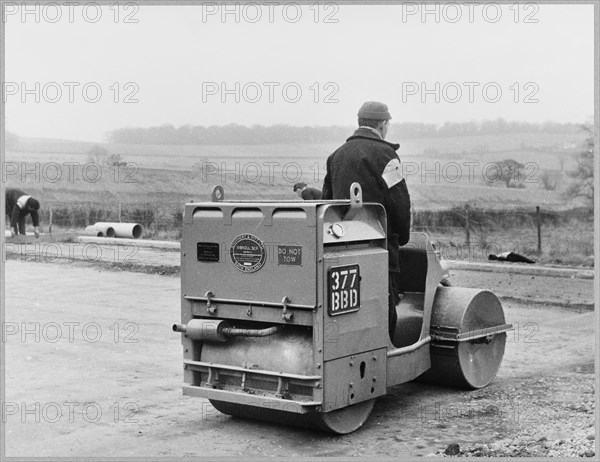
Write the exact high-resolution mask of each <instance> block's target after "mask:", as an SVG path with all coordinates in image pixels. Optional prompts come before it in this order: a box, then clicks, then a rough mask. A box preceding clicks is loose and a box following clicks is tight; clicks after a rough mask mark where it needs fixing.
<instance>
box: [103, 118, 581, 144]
mask: <svg viewBox="0 0 600 462" xmlns="http://www.w3.org/2000/svg"><path fill="white" fill-rule="evenodd" d="M354 128H355V127H352V126H338V125H334V126H302V127H299V126H292V125H282V124H279V125H270V126H264V125H252V126H251V127H248V126H245V125H238V124H228V125H220V126H216V125H213V126H209V127H205V126H202V125H194V126H193V125H182V126H180V127H175V126H174V125H172V124H164V125H160V126H157V127H146V128H143V127H124V128H119V129H117V130H113V131H112V132H109V133H108V140H109V141H110V142H111V143H119V144H180V145H186V144H187V145H226V144H232V145H233V144H279V143H323V142H339V141H340V140H343V139H345V138H347V137H348V136H349V135H350V134H351V133H352V132H353V130H354ZM580 130H581V128H580V125H579V124H573V123H564V124H561V123H554V122H546V123H542V124H540V123H528V122H510V121H505V120H504V119H496V120H484V121H482V122H446V123H445V124H443V125H441V126H438V125H435V124H426V123H408V122H406V123H397V124H394V123H392V124H391V125H390V129H389V135H388V138H389V139H405V140H406V139H411V138H436V137H447V136H476V135H501V134H509V133H578V132H580Z"/></svg>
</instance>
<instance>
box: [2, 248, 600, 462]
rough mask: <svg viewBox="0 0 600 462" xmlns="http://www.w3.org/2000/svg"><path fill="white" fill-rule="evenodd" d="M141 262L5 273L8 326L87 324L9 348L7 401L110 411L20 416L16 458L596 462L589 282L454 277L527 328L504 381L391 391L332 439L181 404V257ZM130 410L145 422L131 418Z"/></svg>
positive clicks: (509, 349) (26, 264)
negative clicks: (529, 461)
mask: <svg viewBox="0 0 600 462" xmlns="http://www.w3.org/2000/svg"><path fill="white" fill-rule="evenodd" d="M149 252H150V251H149ZM135 257H136V258H137V259H138V261H136V262H135V264H131V265H130V264H126V263H128V262H125V263H124V262H116V263H115V262H114V261H112V262H111V261H110V259H108V261H104V260H103V261H101V262H98V261H87V262H82V261H80V260H79V261H73V260H69V259H60V260H59V261H57V263H54V264H49V263H38V261H39V260H36V259H35V258H34V257H27V258H21V257H17V258H14V257H13V259H12V260H9V261H8V262H7V263H6V275H5V279H6V286H5V287H6V294H5V297H6V318H5V321H6V322H12V323H15V324H16V325H18V326H22V323H31V322H38V323H41V325H42V326H50V327H51V324H52V323H58V324H60V325H65V323H66V322H78V323H79V324H78V329H79V330H76V335H75V340H74V341H73V342H71V341H69V339H68V338H66V331H64V332H63V337H62V338H61V339H60V341H59V342H53V341H46V342H44V341H42V342H35V341H33V340H32V336H29V337H27V338H26V339H25V340H26V341H23V337H22V336H19V335H15V336H11V337H10V338H9V339H8V340H7V342H6V373H7V375H6V379H7V381H6V390H5V393H6V401H8V402H11V403H14V404H16V405H17V406H19V407H20V408H21V410H22V409H23V408H24V407H25V406H29V407H27V409H31V407H32V406H33V405H34V404H35V403H39V404H41V405H42V406H43V405H44V403H46V404H48V403H59V404H60V403H64V402H69V401H76V402H78V403H85V402H94V403H96V404H97V405H98V406H100V407H101V408H102V409H103V410H104V413H103V414H102V417H101V420H100V421H99V422H90V421H88V420H82V418H81V416H80V415H79V414H76V415H75V419H74V420H73V421H70V420H69V419H67V418H66V417H68V414H66V410H64V411H65V413H63V415H62V418H61V419H59V420H58V421H56V422H52V421H44V419H42V421H41V422H36V421H35V420H34V419H33V418H32V416H31V415H25V416H23V415H22V414H21V415H20V414H15V415H14V416H8V418H7V423H6V426H5V428H6V446H5V450H6V451H7V452H6V454H7V455H9V456H23V457H33V456H49V457H65V456H72V457H79V458H81V457H91V456H105V457H106V456H108V457H128V456H129V457H131V456H136V457H149V456H158V457H184V456H190V457H217V456H227V457H240V456H246V457H247V456H258V457H272V456H275V457H325V456H338V457H345V458H348V457H352V456H356V457H367V458H376V457H388V458H389V457H393V458H395V459H398V458H401V459H402V458H404V459H406V458H409V459H413V458H414V457H417V456H429V457H450V456H452V455H453V456H458V457H461V456H463V457H474V456H490V457H492V456H493V457H501V456H524V457H593V458H596V459H597V456H596V454H597V448H596V447H595V444H596V438H595V433H596V428H595V419H594V416H595V396H594V390H595V369H594V336H595V325H596V324H597V321H598V319H597V318H598V317H597V313H595V312H594V311H592V310H593V305H592V303H593V281H591V280H585V279H565V278H556V277H550V278H544V277H534V278H531V277H530V278H522V277H521V278H518V277H514V276H511V275H507V274H503V275H499V274H498V275H497V274H494V273H479V272H476V271H455V272H454V274H453V277H452V282H453V284H454V285H457V286H463V287H482V288H489V289H491V290H493V291H496V289H497V291H498V292H499V294H500V295H501V296H502V297H503V306H504V309H505V313H506V318H507V320H508V321H510V322H514V323H517V325H518V326H519V330H516V331H513V333H509V335H508V337H507V345H506V352H505V356H504V361H503V364H502V367H501V368H500V371H499V373H498V376H497V377H496V379H495V380H494V381H493V382H492V383H491V384H490V386H488V387H486V388H484V389H481V390H475V391H464V390H455V389H448V388H442V387H435V386H430V385H424V384H420V383H417V382H409V383H407V384H403V385H398V386H395V387H392V388H390V389H388V394H387V395H386V396H383V397H381V398H379V399H378V401H377V403H376V405H375V409H374V411H373V413H372V415H371V417H370V418H369V420H368V421H367V423H366V424H365V426H364V427H363V428H362V429H361V430H359V431H357V432H355V433H354V434H351V435H345V436H341V437H334V436H330V435H324V434H321V433H318V432H312V431H308V430H300V429H296V428H293V427H285V426H281V425H272V424H267V423H257V422H253V421H246V420H243V419H236V418H231V417H229V416H225V415H223V414H220V413H218V412H217V411H215V410H214V409H213V408H212V406H211V405H210V404H209V403H208V401H206V400H202V399H197V398H189V397H185V396H182V395H181V388H180V387H181V385H182V383H183V378H182V366H181V356H182V355H181V344H180V341H179V338H178V336H176V335H174V334H173V333H172V332H171V331H170V326H171V324H172V323H173V322H176V321H177V320H178V319H179V304H180V298H179V297H180V286H179V279H178V278H177V277H163V276H160V274H163V273H166V274H170V275H172V276H176V275H177V273H178V268H177V266H176V264H177V262H176V258H177V257H178V254H177V253H166V254H165V255H161V254H160V253H156V252H154V253H148V254H146V252H145V251H144V252H140V253H137V254H136V255H135ZM146 257H147V258H146ZM22 260H26V261H22ZM148 262H150V263H148ZM128 270H133V271H136V273H134V272H130V271H128ZM139 272H142V273H155V274H140V273H139ZM31 279H33V280H35V281H36V291H31V288H30V285H29V283H28V281H29V280H31ZM86 323H96V324H97V325H99V326H100V327H101V328H102V334H103V335H102V337H101V339H100V341H99V342H91V341H89V339H85V338H83V337H82V332H81V327H82V326H84V325H85V324H86ZM115 323H117V324H115ZM131 323H134V324H135V325H136V326H137V327H138V329H139V330H137V331H135V332H134V331H132V330H131V329H130V328H131ZM115 326H117V327H119V328H120V330H119V331H117V330H115ZM48 332H50V334H51V333H53V332H54V331H52V330H49V331H48ZM117 332H119V333H120V334H121V336H120V337H118V338H116V337H115V335H116V334H117ZM91 333H92V334H93V331H92V332H91ZM132 334H133V335H132ZM127 335H130V336H131V338H130V339H135V340H136V342H134V343H129V342H127V341H125V340H126V338H127V337H126V336H127ZM49 384H51V386H49ZM130 403H134V404H135V406H136V407H135V412H133V411H131V408H127V409H124V406H127V405H128V404H130ZM115 405H117V409H119V410H120V411H121V414H119V415H118V417H119V419H118V421H117V420H116V417H115Z"/></svg>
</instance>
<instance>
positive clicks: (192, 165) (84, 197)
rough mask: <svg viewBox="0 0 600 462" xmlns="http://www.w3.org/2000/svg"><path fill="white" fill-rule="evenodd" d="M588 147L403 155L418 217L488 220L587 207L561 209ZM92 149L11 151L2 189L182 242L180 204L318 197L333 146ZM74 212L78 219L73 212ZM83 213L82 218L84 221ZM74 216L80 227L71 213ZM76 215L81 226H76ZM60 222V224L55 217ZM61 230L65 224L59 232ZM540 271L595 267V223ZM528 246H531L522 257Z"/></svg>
mask: <svg viewBox="0 0 600 462" xmlns="http://www.w3.org/2000/svg"><path fill="white" fill-rule="evenodd" d="M584 138H585V136H584V134H583V133H582V134H581V136H576V135H563V134H557V135H553V134H541V133H534V134H521V135H511V136H490V135H486V136H475V137H452V138H432V139H427V140H425V139H413V140H406V141H404V142H402V146H401V148H400V150H399V154H400V157H401V159H402V162H403V167H404V169H405V172H404V174H405V177H406V179H407V184H408V187H409V191H410V193H411V200H412V202H413V209H414V210H415V211H417V212H418V211H442V210H448V209H451V208H453V207H458V208H461V207H464V205H465V204H469V205H470V206H471V207H477V208H479V209H484V210H493V209H496V210H505V211H507V213H510V211H511V210H513V209H517V208H518V209H525V210H529V211H533V210H534V209H535V206H540V207H541V208H542V209H543V210H545V211H548V212H557V211H561V210H568V209H572V208H575V207H578V206H581V205H582V203H581V202H578V201H574V200H566V199H565V197H564V191H565V189H566V188H567V186H568V184H569V182H570V181H571V180H570V178H569V177H568V175H567V171H568V170H569V169H571V168H573V166H574V165H575V158H574V155H575V154H576V153H577V152H578V149H579V148H578V146H580V145H581V143H582V142H583V139H584ZM93 145H94V143H83V142H73V141H64V140H44V139H30V138H23V139H20V140H19V143H18V145H16V146H15V147H13V148H12V149H9V150H7V152H6V159H5V160H6V163H5V169H4V172H3V176H4V177H5V178H6V184H7V186H14V187H19V188H21V189H24V190H25V191H27V192H28V193H30V194H32V195H34V196H35V197H38V198H39V199H41V202H42V205H43V206H46V207H47V206H49V205H50V204H51V205H52V207H53V208H54V210H56V211H60V212H61V214H62V215H60V217H61V218H60V219H59V220H57V221H55V223H57V224H58V225H59V226H62V227H64V228H67V229H68V228H73V227H77V226H81V223H82V222H85V221H86V220H88V221H89V220H92V222H94V220H95V218H99V219H98V220H97V221H103V220H104V219H111V220H115V219H116V216H117V209H118V207H119V202H121V203H122V206H123V209H124V210H125V209H126V210H127V214H128V215H127V217H128V218H129V219H132V220H140V221H142V220H146V221H147V222H148V223H149V224H150V226H147V230H148V234H147V236H150V237H156V238H173V239H177V238H179V237H180V231H179V230H178V229H177V225H176V222H177V217H178V213H180V211H181V209H182V205H183V204H184V203H185V202H189V201H191V200H193V201H203V200H209V199H210V194H211V191H212V188H213V187H214V186H215V185H222V186H223V187H224V188H225V194H226V199H269V200H286V199H287V200H294V199H296V196H295V194H294V193H293V191H292V186H293V184H294V183H296V182H298V181H304V182H306V183H308V184H310V185H314V186H316V187H321V185H322V181H323V178H324V175H325V161H326V159H327V156H328V155H329V154H330V153H331V152H333V151H334V150H335V149H336V148H337V147H338V145H337V144H336V145H334V144H307V145H244V146H235V145H232V146H180V145H177V146H170V145H113V144H106V145H103V147H105V148H106V149H107V150H108V151H109V153H110V154H119V155H121V157H122V160H123V161H124V162H126V164H124V165H121V166H119V167H107V166H103V167H101V169H99V168H98V165H97V164H93V163H90V160H89V159H88V154H87V153H88V151H89V150H90V148H91V147H92V146H93ZM503 159H515V160H518V161H520V162H522V163H524V164H525V165H526V168H525V170H524V174H525V176H524V178H522V180H524V181H523V184H522V186H523V187H522V188H506V186H505V185H504V184H503V183H502V182H495V183H493V184H492V185H489V184H487V183H486V182H485V181H484V176H485V175H486V174H487V176H488V178H489V177H490V176H492V177H493V175H494V172H495V170H494V163H495V162H497V161H500V160H503ZM545 172H549V173H550V174H551V175H552V176H553V178H555V180H556V184H557V187H556V189H555V190H552V191H549V190H546V189H544V188H543V187H542V183H541V176H542V174H544V173H545ZM77 208H79V209H78V210H75V209H77ZM86 210H87V211H86ZM77 214H79V218H77V217H76V215H77ZM81 214H84V215H85V216H84V217H83V218H81ZM58 217H59V215H56V217H55V218H58ZM61 220H62V222H61ZM427 231H428V232H430V234H431V235H432V237H433V238H434V239H435V240H436V241H437V242H438V244H439V245H440V246H442V248H444V249H446V250H447V251H448V252H449V253H448V255H446V257H447V258H450V259H451V258H453V255H455V254H453V253H452V252H456V251H460V252H461V255H463V256H464V255H465V254H464V252H465V249H461V246H463V245H464V240H465V235H464V229H462V228H461V227H460V226H454V227H448V226H445V225H444V223H439V224H438V226H435V227H432V228H431V229H427ZM536 233H537V231H536V229H535V226H534V225H533V224H531V223H530V224H524V225H519V226H518V228H515V229H506V227H497V226H496V225H494V224H491V225H489V226H484V227H482V228H479V229H478V228H475V229H474V230H473V232H472V235H471V244H472V245H475V246H476V250H474V251H471V254H469V256H468V258H471V259H477V260H481V259H485V258H487V254H488V253H494V251H496V252H497V251H498V249H501V250H502V251H506V250H512V251H518V250H521V251H523V250H524V249H525V250H527V249H529V250H530V249H531V243H532V242H537V234H536ZM544 233H545V236H544V246H543V253H542V255H538V256H537V257H536V258H538V259H539V260H540V261H541V262H544V263H569V264H584V265H591V264H592V261H591V260H592V259H591V256H592V255H593V239H594V234H593V225H592V221H591V220H584V222H580V223H579V222H573V223H567V224H565V223H562V224H560V225H556V226H546V227H545V228H544ZM527 246H529V247H527Z"/></svg>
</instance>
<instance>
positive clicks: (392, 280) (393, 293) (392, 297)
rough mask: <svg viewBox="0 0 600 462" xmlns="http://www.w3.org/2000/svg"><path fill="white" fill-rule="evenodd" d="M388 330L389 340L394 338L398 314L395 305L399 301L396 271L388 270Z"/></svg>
mask: <svg viewBox="0 0 600 462" xmlns="http://www.w3.org/2000/svg"><path fill="white" fill-rule="evenodd" d="M388 276H389V277H388V281H389V282H388V284H389V285H388V290H389V295H388V323H389V325H388V330H389V334H390V340H392V341H393V340H394V331H395V330H396V322H397V321H398V315H397V314H396V305H397V304H398V302H399V297H398V284H397V282H396V276H397V273H392V272H391V271H390V272H388Z"/></svg>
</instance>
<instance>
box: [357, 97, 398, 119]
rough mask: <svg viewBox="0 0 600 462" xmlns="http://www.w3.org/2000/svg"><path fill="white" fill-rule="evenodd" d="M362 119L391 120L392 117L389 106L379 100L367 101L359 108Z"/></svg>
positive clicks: (359, 115)
mask: <svg viewBox="0 0 600 462" xmlns="http://www.w3.org/2000/svg"><path fill="white" fill-rule="evenodd" d="M358 117H359V118H361V119H375V120H389V119H391V118H392V116H391V115H390V113H389V111H388V107H387V106H386V105H385V104H383V103H380V102H378V101H367V102H366V103H364V104H363V105H362V106H361V107H360V109H359V110H358Z"/></svg>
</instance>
